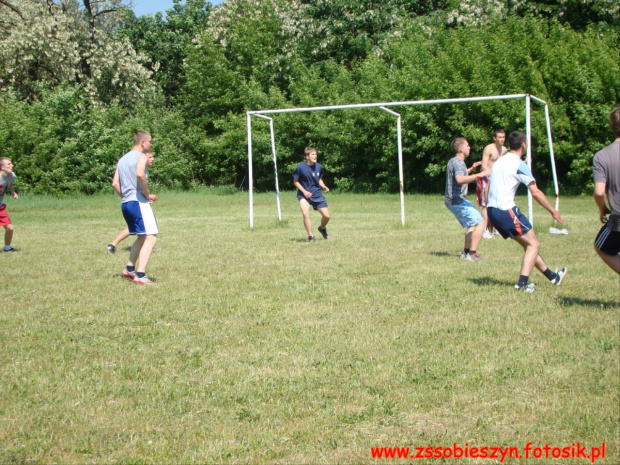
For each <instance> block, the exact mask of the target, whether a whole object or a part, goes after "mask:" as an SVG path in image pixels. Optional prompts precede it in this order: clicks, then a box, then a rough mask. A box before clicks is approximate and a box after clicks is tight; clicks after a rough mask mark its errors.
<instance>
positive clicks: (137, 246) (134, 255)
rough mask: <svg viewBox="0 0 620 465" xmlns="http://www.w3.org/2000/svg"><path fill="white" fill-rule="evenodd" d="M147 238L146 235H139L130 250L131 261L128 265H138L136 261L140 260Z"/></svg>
mask: <svg viewBox="0 0 620 465" xmlns="http://www.w3.org/2000/svg"><path fill="white" fill-rule="evenodd" d="M145 239H146V236H138V237H137V238H136V240H135V242H134V243H133V245H132V246H131V250H130V252H129V261H128V262H127V266H133V267H135V266H136V262H137V261H138V257H139V256H140V251H141V250H142V246H143V245H144V240H145Z"/></svg>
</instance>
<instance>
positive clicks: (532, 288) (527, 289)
mask: <svg viewBox="0 0 620 465" xmlns="http://www.w3.org/2000/svg"><path fill="white" fill-rule="evenodd" d="M535 290H536V286H535V285H534V283H530V284H528V285H527V286H522V287H519V285H518V284H515V291H523V292H534V291H535Z"/></svg>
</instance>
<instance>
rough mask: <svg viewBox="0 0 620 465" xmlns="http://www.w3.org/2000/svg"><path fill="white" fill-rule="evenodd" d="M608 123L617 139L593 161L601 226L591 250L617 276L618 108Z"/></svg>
mask: <svg viewBox="0 0 620 465" xmlns="http://www.w3.org/2000/svg"><path fill="white" fill-rule="evenodd" d="M609 124H610V126H611V130H612V132H613V133H614V136H615V137H616V140H615V141H614V142H612V143H611V144H610V145H608V146H607V147H605V148H604V149H603V150H601V151H599V152H597V153H596V155H594V161H593V170H594V202H595V203H596V206H597V207H598V210H599V219H600V221H601V223H603V227H602V228H601V229H600V231H599V232H598V234H597V235H596V239H595V240H594V250H596V253H597V254H598V255H599V257H601V259H602V260H603V262H605V264H606V265H607V266H608V267H609V268H611V269H612V270H614V271H615V272H616V273H618V274H620V255H618V254H619V253H620V107H618V108H615V109H614V110H613V111H612V112H611V114H610V115H609ZM605 195H607V202H605ZM608 204H609V206H607V205H608ZM608 214H610V216H609V218H607V216H606V215H608Z"/></svg>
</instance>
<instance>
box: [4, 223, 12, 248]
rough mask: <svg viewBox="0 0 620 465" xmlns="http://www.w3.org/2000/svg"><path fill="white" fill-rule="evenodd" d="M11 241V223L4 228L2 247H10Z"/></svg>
mask: <svg viewBox="0 0 620 465" xmlns="http://www.w3.org/2000/svg"><path fill="white" fill-rule="evenodd" d="M12 240H13V225H12V224H11V223H9V224H7V225H6V226H5V227H4V245H5V246H8V247H10V246H11V241H12Z"/></svg>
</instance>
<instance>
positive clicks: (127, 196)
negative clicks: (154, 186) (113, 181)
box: [117, 150, 148, 203]
mask: <svg viewBox="0 0 620 465" xmlns="http://www.w3.org/2000/svg"><path fill="white" fill-rule="evenodd" d="M140 155H142V152H138V151H137V150H131V151H129V152H127V153H126V154H125V155H123V157H122V158H121V159H120V160H119V161H118V165H117V167H118V176H119V180H120V183H121V193H122V194H123V200H122V203H125V202H131V201H138V202H148V199H147V198H146V197H145V196H144V194H143V193H142V188H141V187H140V184H139V183H138V175H137V173H136V168H137V166H138V158H140Z"/></svg>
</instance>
